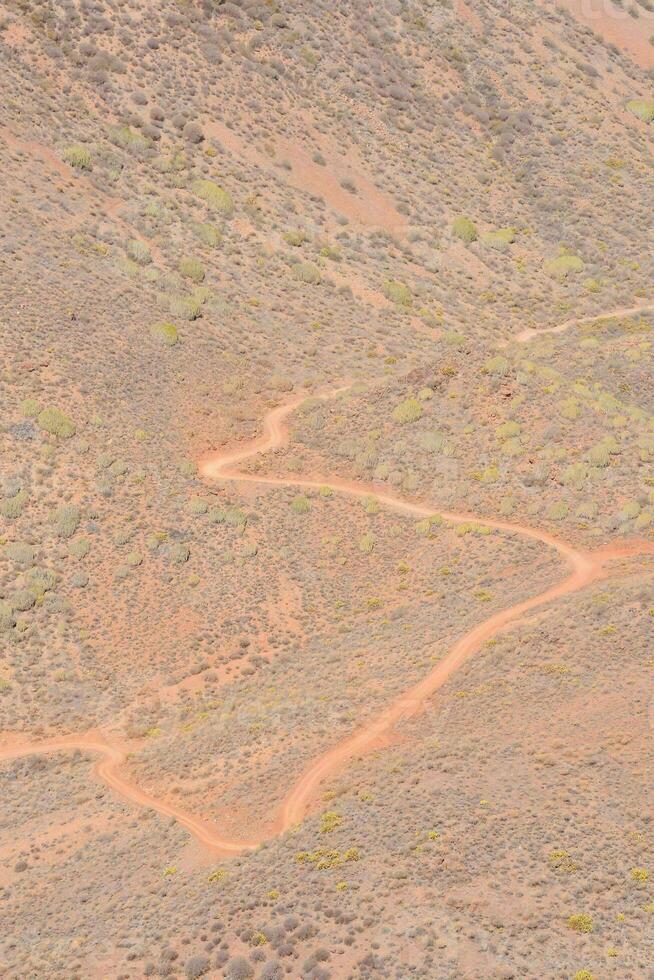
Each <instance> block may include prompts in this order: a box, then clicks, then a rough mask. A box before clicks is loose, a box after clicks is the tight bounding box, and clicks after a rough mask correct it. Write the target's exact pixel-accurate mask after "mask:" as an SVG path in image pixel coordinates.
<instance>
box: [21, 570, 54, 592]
mask: <svg viewBox="0 0 654 980" xmlns="http://www.w3.org/2000/svg"><path fill="white" fill-rule="evenodd" d="M27 582H28V585H29V590H30V592H32V593H33V594H34V595H35V596H36V597H37V598H39V597H40V596H42V595H45V593H46V592H51V591H52V589H54V587H55V585H56V584H57V576H56V575H55V573H54V572H53V571H52V569H50V568H33V569H31V570H30V572H29V574H28V576H27Z"/></svg>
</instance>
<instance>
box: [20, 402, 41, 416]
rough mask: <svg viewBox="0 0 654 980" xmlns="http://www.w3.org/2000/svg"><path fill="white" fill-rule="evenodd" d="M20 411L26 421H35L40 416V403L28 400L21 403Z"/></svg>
mask: <svg viewBox="0 0 654 980" xmlns="http://www.w3.org/2000/svg"><path fill="white" fill-rule="evenodd" d="M20 411H21V415H24V416H25V418H26V419H35V418H36V416H37V415H38V414H39V403H38V402H37V400H36V398H26V399H25V400H24V401H22V402H21V403H20Z"/></svg>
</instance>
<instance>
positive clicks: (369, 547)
mask: <svg viewBox="0 0 654 980" xmlns="http://www.w3.org/2000/svg"><path fill="white" fill-rule="evenodd" d="M374 547H375V539H374V537H373V535H372V534H370V532H367V533H366V534H363V535H361V538H360V539H359V551H362V552H363V553H364V554H365V555H369V554H370V552H371V551H373V549H374Z"/></svg>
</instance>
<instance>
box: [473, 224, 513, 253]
mask: <svg viewBox="0 0 654 980" xmlns="http://www.w3.org/2000/svg"><path fill="white" fill-rule="evenodd" d="M515 239H516V230H515V228H498V229H497V231H485V232H484V234H483V235H482V236H481V241H482V244H483V245H488V247H489V248H495V249H497V250H498V251H499V252H505V251H506V250H507V248H508V247H509V245H512V244H513V242H514V241H515Z"/></svg>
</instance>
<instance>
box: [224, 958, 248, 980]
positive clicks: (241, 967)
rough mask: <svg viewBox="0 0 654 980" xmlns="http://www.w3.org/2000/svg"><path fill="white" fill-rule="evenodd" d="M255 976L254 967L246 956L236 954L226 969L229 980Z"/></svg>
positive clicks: (246, 978)
mask: <svg viewBox="0 0 654 980" xmlns="http://www.w3.org/2000/svg"><path fill="white" fill-rule="evenodd" d="M253 976H254V967H253V966H252V964H251V963H250V961H249V960H246V958H245V957H244V956H234V957H232V959H231V960H230V961H229V962H228V964H227V967H226V969H225V977H226V978H227V980H250V977H253Z"/></svg>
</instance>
